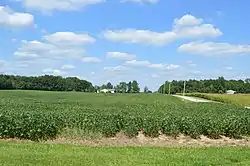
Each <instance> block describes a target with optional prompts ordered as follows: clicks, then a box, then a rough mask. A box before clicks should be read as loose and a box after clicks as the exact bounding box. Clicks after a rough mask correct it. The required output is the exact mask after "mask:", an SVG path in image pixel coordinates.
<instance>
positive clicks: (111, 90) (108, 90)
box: [97, 89, 115, 93]
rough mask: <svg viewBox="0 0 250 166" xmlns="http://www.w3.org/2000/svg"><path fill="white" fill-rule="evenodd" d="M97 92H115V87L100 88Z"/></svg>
mask: <svg viewBox="0 0 250 166" xmlns="http://www.w3.org/2000/svg"><path fill="white" fill-rule="evenodd" d="M97 93H115V89H102V90H98V91H97Z"/></svg>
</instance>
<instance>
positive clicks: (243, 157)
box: [0, 142, 250, 166]
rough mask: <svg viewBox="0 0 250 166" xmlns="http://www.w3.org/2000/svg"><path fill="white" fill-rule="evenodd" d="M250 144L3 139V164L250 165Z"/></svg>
mask: <svg viewBox="0 0 250 166" xmlns="http://www.w3.org/2000/svg"><path fill="white" fill-rule="evenodd" d="M249 156H250V149H249V148H247V147H220V148H218V147H210V148H158V147H80V146H72V145H54V144H53V145H50V144H41V143H23V142H22V143H13V142H7V143H6V142H0V165H1V166H10V165H13V166H14V165H15V166H17V165H18V166H26V165H39V166H42V165H44V166H49V165H51V166H56V165H60V166H63V165H65V166H69V165H72V166H73V165H75V166H78V165H79V166H82V165H86V166H118V165H119V166H142V165H149V166H154V165H157V166H159V165H162V166H165V165H178V166H180V165H185V166H187V165H225V166H228V165H242V166H248V165H250V159H249Z"/></svg>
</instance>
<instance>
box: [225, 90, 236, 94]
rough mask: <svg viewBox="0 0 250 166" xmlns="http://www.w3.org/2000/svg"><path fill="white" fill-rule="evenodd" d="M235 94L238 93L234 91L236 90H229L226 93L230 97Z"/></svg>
mask: <svg viewBox="0 0 250 166" xmlns="http://www.w3.org/2000/svg"><path fill="white" fill-rule="evenodd" d="M235 93H236V91H234V90H227V91H226V94H228V95H233V94H235Z"/></svg>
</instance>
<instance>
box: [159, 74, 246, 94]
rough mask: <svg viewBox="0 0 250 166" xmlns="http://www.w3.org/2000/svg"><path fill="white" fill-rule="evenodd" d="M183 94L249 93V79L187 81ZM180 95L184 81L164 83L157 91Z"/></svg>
mask: <svg viewBox="0 0 250 166" xmlns="http://www.w3.org/2000/svg"><path fill="white" fill-rule="evenodd" d="M185 84H186V86H185V89H186V90H185V92H187V93H193V92H199V93H225V92H226V91H227V90H234V91H236V92H237V93H250V78H248V79H246V80H245V81H244V80H226V79H225V78H224V77H219V78H218V79H207V80H206V79H205V80H192V79H190V80H188V81H185ZM169 89H170V92H171V93H182V92H183V90H184V81H177V80H174V81H172V82H169V81H166V82H165V84H163V85H161V86H160V87H159V89H158V92H159V93H169Z"/></svg>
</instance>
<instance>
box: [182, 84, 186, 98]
mask: <svg viewBox="0 0 250 166" xmlns="http://www.w3.org/2000/svg"><path fill="white" fill-rule="evenodd" d="M185 91H186V81H184V88H183V96H185Z"/></svg>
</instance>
